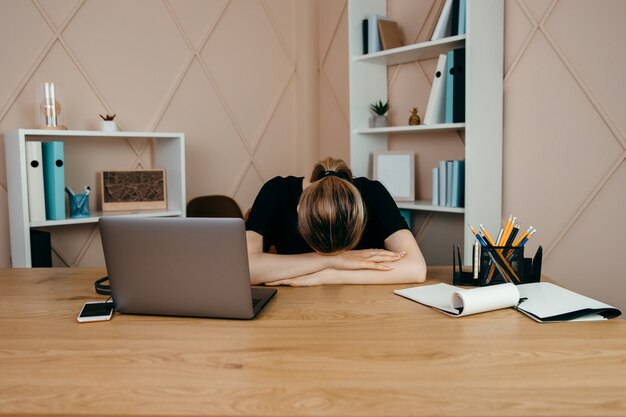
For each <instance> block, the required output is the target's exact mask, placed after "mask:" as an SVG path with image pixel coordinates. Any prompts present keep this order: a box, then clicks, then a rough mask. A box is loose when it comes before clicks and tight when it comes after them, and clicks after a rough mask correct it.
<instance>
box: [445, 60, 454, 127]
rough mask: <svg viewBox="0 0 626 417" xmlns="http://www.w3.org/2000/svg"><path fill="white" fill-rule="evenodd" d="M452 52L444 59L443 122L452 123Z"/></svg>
mask: <svg viewBox="0 0 626 417" xmlns="http://www.w3.org/2000/svg"><path fill="white" fill-rule="evenodd" d="M453 75H454V51H448V53H447V58H446V113H445V116H446V117H445V122H446V123H452V120H453V119H454V116H453V111H454V78H453Z"/></svg>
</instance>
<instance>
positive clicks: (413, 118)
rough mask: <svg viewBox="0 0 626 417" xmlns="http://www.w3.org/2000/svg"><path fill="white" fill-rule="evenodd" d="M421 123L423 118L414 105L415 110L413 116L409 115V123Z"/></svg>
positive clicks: (412, 112) (415, 124) (413, 124)
mask: <svg viewBox="0 0 626 417" xmlns="http://www.w3.org/2000/svg"><path fill="white" fill-rule="evenodd" d="M420 124H422V119H420V117H419V116H418V114H417V107H413V110H412V111H411V117H409V125H410V126H417V125H420Z"/></svg>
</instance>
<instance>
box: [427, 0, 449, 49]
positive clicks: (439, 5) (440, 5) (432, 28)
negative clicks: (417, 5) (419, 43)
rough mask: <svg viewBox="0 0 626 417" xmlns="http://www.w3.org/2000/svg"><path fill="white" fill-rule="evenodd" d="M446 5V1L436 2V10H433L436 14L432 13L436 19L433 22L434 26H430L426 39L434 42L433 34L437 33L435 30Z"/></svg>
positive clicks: (439, 0)
mask: <svg viewBox="0 0 626 417" xmlns="http://www.w3.org/2000/svg"><path fill="white" fill-rule="evenodd" d="M445 4H446V0H438V1H436V2H435V4H434V9H433V10H434V13H432V15H433V16H434V19H433V21H432V24H431V26H430V30H429V31H428V34H427V36H426V39H430V40H432V38H433V34H434V33H435V28H436V27H437V23H438V22H439V16H441V11H442V10H443V6H444V5H445Z"/></svg>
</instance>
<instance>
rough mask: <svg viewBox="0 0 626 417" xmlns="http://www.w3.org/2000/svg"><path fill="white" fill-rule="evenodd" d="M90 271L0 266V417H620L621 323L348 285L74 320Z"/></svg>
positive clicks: (624, 411)
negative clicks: (215, 305)
mask: <svg viewBox="0 0 626 417" xmlns="http://www.w3.org/2000/svg"><path fill="white" fill-rule="evenodd" d="M103 274H104V271H103V270H97V269H95V270H94V269H82V270H76V269H33V270H0V415H19V416H30V415H33V416H35V415H37V416H41V415H59V416H61V415H63V416H69V415H90V416H96V415H98V416H99V415H102V416H122V415H142V416H157V415H159V416H166V415H171V416H187V415H205V416H218V415H219V416H241V415H254V416H339V415H341V416H427V415H428V416H431V415H433V416H434V415H437V416H527V415H528V416H530V415H533V416H547V415H558V416H586V415H589V416H609V415H611V416H613V415H614V416H624V415H626V322H625V321H624V320H622V319H615V320H610V321H606V322H597V323H566V324H539V323H535V322H534V321H532V320H531V319H529V318H527V317H526V316H524V315H522V314H520V313H518V312H516V311H514V310H512V309H506V310H500V311H496V312H490V313H484V314H480V315H477V316H470V317H463V318H458V319H456V318H451V317H447V316H445V315H443V314H441V313H439V312H436V311H434V310H431V309H429V308H427V307H424V306H422V305H419V304H417V303H413V302H411V301H409V300H406V299H404V298H401V297H399V296H396V295H393V294H392V290H393V289H395V288H400V287H403V286H398V285H392V286H361V285H358V286H336V287H333V286H328V287H314V288H280V289H279V292H278V294H277V296H276V297H275V298H274V300H273V301H272V302H271V303H270V304H269V305H268V306H267V307H266V309H265V310H264V311H263V312H262V313H261V315H260V316H259V317H258V318H257V319H256V320H253V321H237V320H213V319H187V318H171V317H148V316H132V315H123V314H116V315H115V316H114V318H113V320H112V321H110V322H99V323H85V324H79V323H77V322H76V315H77V314H78V312H79V310H80V308H81V306H82V304H83V302H84V301H88V300H98V299H103V297H102V296H97V295H96V294H95V292H94V290H93V281H94V280H95V279H97V278H98V277H100V276H102V275H103ZM449 276H450V272H449V268H445V269H442V268H432V269H431V270H429V274H428V277H429V280H428V282H427V283H430V284H432V283H435V282H437V281H441V280H443V281H449V279H448V278H449Z"/></svg>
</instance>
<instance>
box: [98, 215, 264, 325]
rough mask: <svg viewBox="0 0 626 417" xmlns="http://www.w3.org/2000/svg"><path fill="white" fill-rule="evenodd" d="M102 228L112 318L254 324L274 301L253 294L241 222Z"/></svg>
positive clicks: (106, 222)
mask: <svg viewBox="0 0 626 417" xmlns="http://www.w3.org/2000/svg"><path fill="white" fill-rule="evenodd" d="M99 225H100V235H101V237H102V246H103V249H104V259H105V262H106V267H107V272H108V275H109V283H110V285H111V294H112V296H113V301H114V302H115V309H116V311H119V312H122V313H134V314H155V315H168V316H188V317H215V318H232V319H251V318H253V317H255V316H256V315H257V314H258V312H259V311H261V309H262V308H263V307H265V305H266V304H267V302H268V301H269V300H270V299H271V298H272V297H273V296H274V294H276V290H275V289H273V288H256V287H251V286H250V270H249V268H248V252H247V249H246V232H245V226H244V222H243V220H242V219H236V218H137V217H106V218H105V217H102V218H100V221H99Z"/></svg>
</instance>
